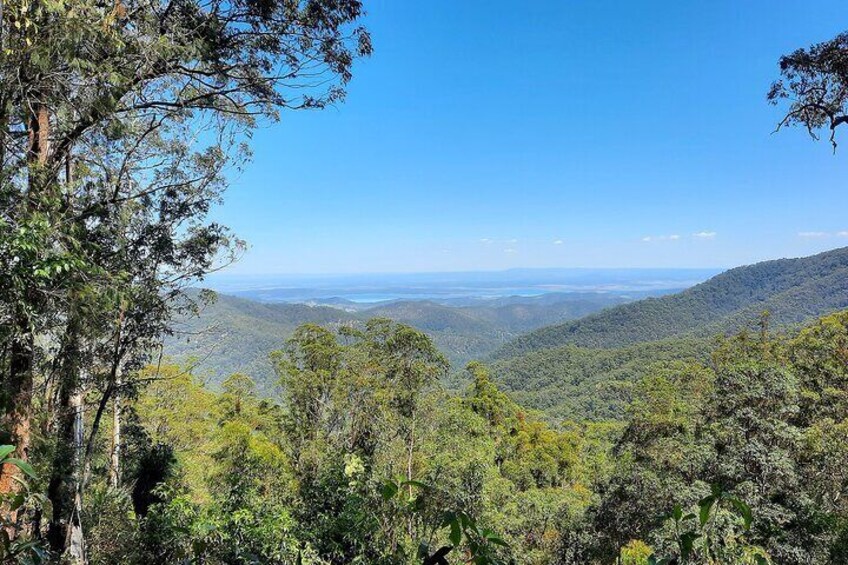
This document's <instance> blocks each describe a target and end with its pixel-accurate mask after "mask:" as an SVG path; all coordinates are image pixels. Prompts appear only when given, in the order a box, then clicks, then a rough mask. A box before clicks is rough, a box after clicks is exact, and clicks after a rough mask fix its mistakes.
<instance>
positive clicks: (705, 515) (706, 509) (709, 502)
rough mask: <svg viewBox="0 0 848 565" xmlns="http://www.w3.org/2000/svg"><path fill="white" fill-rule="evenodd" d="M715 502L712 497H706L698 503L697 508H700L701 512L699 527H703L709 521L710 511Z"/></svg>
mask: <svg viewBox="0 0 848 565" xmlns="http://www.w3.org/2000/svg"><path fill="white" fill-rule="evenodd" d="M715 500H716V499H715V497H714V496H708V497H706V498H704V499H703V500H701V502H699V503H698V506H699V507H700V508H701V511H700V512H699V514H700V517H701V527H703V526H704V525H705V524H706V523H707V520H709V519H710V510H712V508H713V504H715Z"/></svg>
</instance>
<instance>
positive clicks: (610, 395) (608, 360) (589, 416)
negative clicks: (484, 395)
mask: <svg viewBox="0 0 848 565" xmlns="http://www.w3.org/2000/svg"><path fill="white" fill-rule="evenodd" d="M712 344H713V339H710V338H701V339H698V338H679V339H667V340H660V341H655V342H649V343H639V344H635V345H629V346H626V347H620V348H614V349H588V348H584V347H576V346H574V345H565V346H562V347H554V348H550V349H543V350H539V351H531V352H529V353H526V354H524V355H519V356H517V357H513V358H510V359H502V360H499V361H496V362H494V363H492V364H491V371H492V376H493V378H494V379H495V380H496V381H497V382H498V384H499V385H500V386H502V387H503V388H504V390H507V391H509V393H510V396H511V397H512V398H513V399H514V400H515V401H516V402H518V403H519V404H521V405H522V406H527V407H528V408H534V409H537V410H541V411H543V412H544V413H545V414H546V415H547V416H549V417H551V418H552V419H555V420H575V421H581V420H607V419H614V420H615V419H622V418H623V416H624V410H625V409H626V407H627V405H628V404H629V401H630V397H631V390H632V387H633V383H635V382H637V381H639V379H641V378H642V377H645V376H647V375H648V374H650V372H651V371H652V370H656V369H658V368H660V367H666V366H669V365H670V364H672V363H674V362H687V361H701V362H705V361H706V360H707V356H708V353H709V351H710V350H711V347H712Z"/></svg>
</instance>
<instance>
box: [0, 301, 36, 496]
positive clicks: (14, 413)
mask: <svg viewBox="0 0 848 565" xmlns="http://www.w3.org/2000/svg"><path fill="white" fill-rule="evenodd" d="M21 318H25V317H24V316H19V317H18V324H17V325H18V333H17V335H15V336H14V337H13V338H12V345H11V351H10V356H9V357H10V359H9V376H8V379H7V380H6V382H5V383H4V386H5V388H6V394H8V397H7V398H8V405H7V407H6V413H5V414H4V415H3V419H2V428H3V430H4V431H5V432H6V433H7V434H8V441H9V443H11V444H12V445H14V446H15V448H16V449H15V456H16V457H18V458H19V459H23V460H24V461H27V460H28V459H29V445H30V425H31V417H32V414H31V412H32V369H33V348H34V340H33V335H32V332H31V331H30V329H29V326H28V324H27V323H26V322H23V321H21ZM4 441H5V438H4ZM19 476H20V471H19V470H18V469H17V467H13V466H12V465H5V466H3V469H0V494H8V493H14V492H17V491H18V490H19V489H20V484H18V482H17V481H16V480H15V478H16V477H19Z"/></svg>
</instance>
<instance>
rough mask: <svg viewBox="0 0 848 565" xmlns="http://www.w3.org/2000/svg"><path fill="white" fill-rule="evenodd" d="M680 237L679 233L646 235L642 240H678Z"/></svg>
mask: <svg viewBox="0 0 848 565" xmlns="http://www.w3.org/2000/svg"><path fill="white" fill-rule="evenodd" d="M678 239H680V236H679V235H678V234H676V233H675V234H671V235H646V236H645V237H643V238H642V241H677V240H678Z"/></svg>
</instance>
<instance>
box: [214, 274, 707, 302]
mask: <svg viewBox="0 0 848 565" xmlns="http://www.w3.org/2000/svg"><path fill="white" fill-rule="evenodd" d="M719 272H721V269H513V270H508V271H491V272H486V271H483V272H461V273H401V274H391V273H390V274H357V275H227V274H219V275H216V276H212V277H210V278H209V279H208V280H207V281H206V286H208V287H209V288H212V289H214V290H217V291H220V292H224V293H226V294H231V295H236V296H242V297H245V298H251V299H254V300H260V301H263V302H309V301H322V302H332V301H333V300H337V301H339V302H340V303H344V302H350V303H357V304H371V303H378V302H385V301H390V300H438V301H450V300H473V299H495V298H503V297H508V296H524V297H530V296H540V295H544V294H550V293H598V292H602V293H615V294H626V293H635V294H638V295H651V294H663V293H665V292H669V291H674V290H680V289H683V288H688V287H690V286H692V285H695V284H698V283H700V282H703V281H705V280H706V279H708V278H710V277H712V276H714V275H716V274H718V273H719Z"/></svg>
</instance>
